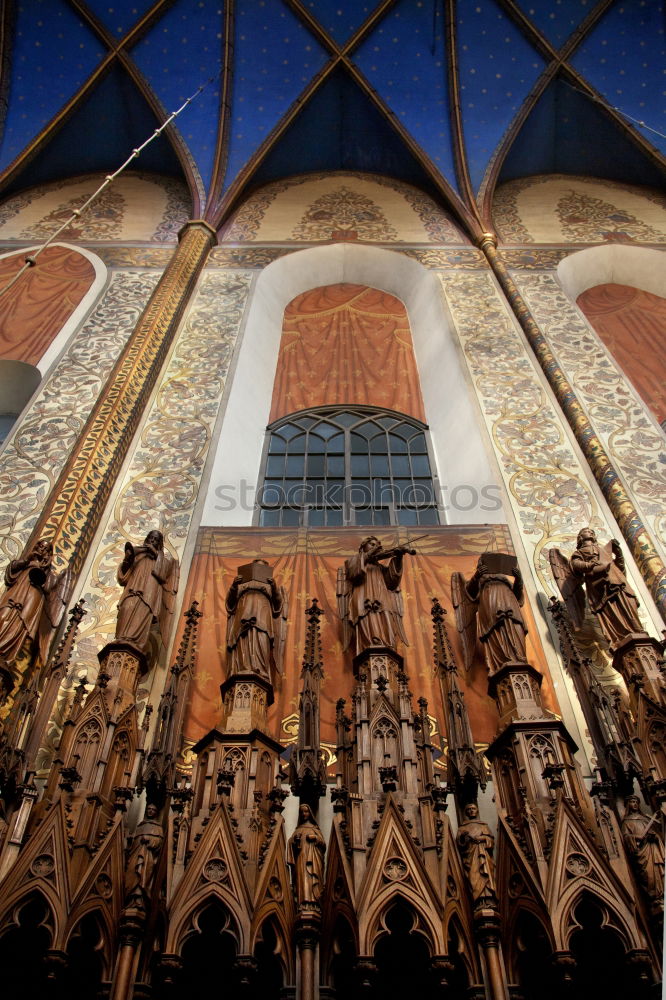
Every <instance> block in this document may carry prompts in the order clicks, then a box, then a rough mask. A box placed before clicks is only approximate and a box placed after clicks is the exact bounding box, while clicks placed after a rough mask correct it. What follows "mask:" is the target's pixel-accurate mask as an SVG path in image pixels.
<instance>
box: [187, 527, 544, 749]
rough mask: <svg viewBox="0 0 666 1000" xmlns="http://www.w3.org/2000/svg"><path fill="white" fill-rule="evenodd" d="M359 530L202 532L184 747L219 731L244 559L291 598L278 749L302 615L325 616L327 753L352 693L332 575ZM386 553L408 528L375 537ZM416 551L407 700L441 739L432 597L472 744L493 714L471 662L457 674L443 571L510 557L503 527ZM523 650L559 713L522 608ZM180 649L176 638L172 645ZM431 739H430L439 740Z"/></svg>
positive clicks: (442, 533) (406, 587)
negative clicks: (339, 711)
mask: <svg viewBox="0 0 666 1000" xmlns="http://www.w3.org/2000/svg"><path fill="white" fill-rule="evenodd" d="M366 535H367V529H365V530H364V529H358V528H357V529H340V530H338V531H327V530H326V529H323V528H322V529H310V530H305V529H303V530H301V531H298V532H294V531H289V530H283V531H281V530H276V529H269V528H247V529H237V528H236V529H234V528H201V529H200V532H199V537H198V541H197V547H196V551H195V555H194V560H193V563H192V567H191V570H190V575H189V580H188V586H187V593H186V598H185V604H184V607H189V604H190V602H191V601H192V600H197V601H199V604H200V610H201V611H202V613H203V618H202V619H201V624H200V642H199V651H198V657H197V668H196V676H195V681H194V684H193V689H192V691H191V701H190V707H189V716H188V721H187V724H186V726H185V737H186V742H187V744H189V745H190V746H191V745H192V744H193V743H195V742H196V741H197V740H198V739H200V738H201V737H202V736H203V735H204V734H205V733H206V732H208V731H209V730H210V729H212V728H213V727H215V726H218V725H219V722H220V718H221V707H222V706H221V700H220V684H221V683H222V681H223V680H224V678H225V656H226V623H227V615H226V610H225V606H224V602H225V597H226V594H227V591H228V589H229V586H230V585H231V582H232V580H233V578H234V577H235V575H236V573H237V567H238V566H240V565H242V564H243V563H247V562H249V561H250V560H251V559H255V558H261V559H266V560H267V562H268V563H269V564H270V565H271V567H272V568H273V573H274V576H275V579H276V581H277V583H278V584H282V585H283V586H284V587H285V588H286V590H287V592H288V595H289V622H288V633H287V642H286V651H285V663H284V667H283V676H282V682H281V684H280V686H279V687H278V689H277V690H276V691H275V703H274V704H273V706H272V708H271V709H270V712H269V720H270V724H271V732H272V735H273V736H274V737H275V738H277V739H279V740H281V741H282V742H283V743H289V742H293V740H294V738H295V733H296V728H295V727H296V724H297V720H298V716H297V713H298V696H299V691H300V686H301V680H300V673H301V663H302V658H303V650H304V645H305V625H306V620H305V609H306V607H307V606H308V604H309V603H310V601H311V599H312V598H313V597H316V598H317V599H318V601H319V604H320V606H321V607H322V608H323V610H324V612H325V615H324V617H323V619H322V625H321V636H322V650H323V659H324V672H325V679H324V682H323V687H322V707H321V715H322V719H321V736H322V741H323V742H324V744H327V745H328V748H329V749H330V750H331V751H332V749H333V747H334V745H335V729H334V721H335V702H336V700H337V699H338V698H347V699H349V697H350V696H351V693H352V688H353V683H354V682H353V675H352V665H351V655H350V654H345V653H343V651H342V642H341V638H342V633H341V623H340V620H339V618H338V612H337V606H336V596H335V594H336V573H337V569H338V567H339V566H340V565H342V563H343V562H344V560H345V558H346V557H347V556H349V555H351V554H353V553H354V552H356V551H357V550H358V546H359V544H360V542H361V540H362V538H364V537H365V536H366ZM379 537H380V539H381V541H382V543H383V544H384V545H385V546H386V547H390V546H392V545H395V544H396V541H400V542H401V543H407V542H408V541H409V537H408V534H407V531H406V529H404V528H402V529H399V537H397V536H396V534H395V533H390V532H388V533H386V534H381V535H380V536H379ZM416 548H417V549H418V554H417V555H416V556H413V557H409V556H408V557H407V558H406V559H405V562H404V575H403V581H402V595H403V601H404V606H405V617H404V623H405V631H406V634H407V637H408V639H409V643H410V645H409V646H408V647H402V646H401V648H400V649H399V652H400V653H401V654H402V655H403V656H404V659H405V670H406V673H407V674H408V676H409V678H410V689H411V691H412V693H413V694H414V696H415V697H420V696H424V697H425V698H427V699H428V705H429V708H428V712H429V714H430V715H431V716H434V717H435V718H436V719H437V731H438V734H440V735H442V734H444V733H445V729H444V711H443V706H442V703H441V695H440V688H439V682H438V679H437V677H436V676H435V671H434V667H433V651H432V634H433V633H432V620H431V616H430V608H431V598H432V597H438V598H439V599H440V601H441V602H442V604H443V605H444V606H445V607H446V608H447V611H448V619H449V620H448V628H449V635H450V637H451V640H452V642H453V644H454V647H455V649H456V651H457V654H458V663H459V666H460V681H461V686H462V687H463V688H464V689H465V701H466V705H467V709H468V711H469V715H470V721H471V724H472V730H473V733H474V738H475V740H476V741H477V742H478V743H481V744H487V743H489V742H490V741H491V740H492V739H493V738H494V735H495V732H496V728H497V710H496V707H495V703H494V702H493V700H492V699H491V698H490V697H489V696H488V694H487V673H486V668H485V666H484V664H483V661H482V657H481V656H479V657H478V659H477V661H476V662H475V664H474V666H473V668H472V670H471V671H470V673H469V675H467V676H465V675H464V670H463V667H462V663H463V659H462V652H461V649H460V644H459V642H458V633H457V631H456V625H455V617H454V613H453V607H452V604H451V574H452V573H453V572H455V571H456V570H460V571H461V572H462V573H464V574H465V576H466V577H467V578H469V577H470V576H471V575H472V574H473V572H474V570H475V568H476V564H477V561H478V558H479V556H480V555H481V553H482V552H485V551H499V550H502V551H506V552H513V547H512V545H511V541H510V538H509V533H508V528H506V527H504V526H501V525H483V526H480V527H458V526H455V527H454V526H450V527H448V526H447V527H436V528H435V527H433V528H430V529H429V534H428V536H427V537H426V538H423V539H421V540H420V541H418V542H416ZM525 614H526V623H527V626H528V629H529V634H528V636H527V654H528V658H529V660H530V662H531V663H533V664H534V665H535V666H536V667H537V668H538V669H539V670H540V671H542V672H543V674H544V684H543V691H544V701H545V703H546V705H547V706H548V707H549V708H552V709H554V710H555V711H557V705H556V701H555V696H554V693H553V690H552V686H551V683H550V680H549V675H548V668H547V666H546V661H545V656H544V652H543V648H542V646H541V643H540V641H539V639H538V637H537V635H536V628H535V625H534V618H533V616H532V612H531V609H530V608H529V607H526V608H525ZM174 648H175V649H177V648H178V641H177V642H176V644H175V645H174ZM438 741H439V736H435V737H434V742H435V743H438Z"/></svg>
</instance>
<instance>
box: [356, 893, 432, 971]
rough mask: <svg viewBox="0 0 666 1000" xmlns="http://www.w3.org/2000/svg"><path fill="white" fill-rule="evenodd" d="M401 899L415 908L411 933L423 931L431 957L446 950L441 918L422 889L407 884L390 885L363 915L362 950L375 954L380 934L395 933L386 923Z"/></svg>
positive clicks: (421, 933)
mask: <svg viewBox="0 0 666 1000" xmlns="http://www.w3.org/2000/svg"><path fill="white" fill-rule="evenodd" d="M400 901H402V902H403V903H404V904H406V906H407V907H408V908H409V909H410V910H411V911H412V912H413V918H414V923H413V925H412V928H411V930H410V933H415V934H419V935H420V936H421V937H422V938H423V940H424V941H426V943H427V946H428V951H429V953H430V955H431V957H432V956H433V955H441V954H443V953H444V942H443V935H442V925H441V922H440V921H438V920H437V919H436V915H435V914H434V913H432V912H430V911H429V910H428V908H427V907H426V906H425V905H424V901H423V899H422V898H421V897H420V896H419V895H418V893H417V892H416V891H415V890H414V889H413V888H412V887H411V886H410V885H404V884H401V885H394V884H393V885H388V886H387V887H386V890H385V891H384V892H381V893H379V895H378V896H377V898H376V900H375V902H374V903H371V905H370V906H369V907H368V909H367V911H366V912H365V913H363V914H361V915H360V920H359V936H360V940H359V953H360V954H361V955H372V954H373V953H374V950H375V946H376V944H377V942H378V940H379V938H380V937H383V936H385V935H386V934H390V933H391V931H390V929H389V928H388V927H387V925H386V918H387V916H388V914H389V911H390V910H391V909H392V908H393V907H394V906H395V904H396V903H398V902H400Z"/></svg>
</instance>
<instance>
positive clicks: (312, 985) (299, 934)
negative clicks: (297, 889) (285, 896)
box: [295, 903, 321, 1000]
mask: <svg viewBox="0 0 666 1000" xmlns="http://www.w3.org/2000/svg"><path fill="white" fill-rule="evenodd" d="M306 907H307V904H303V903H301V905H300V907H299V913H298V916H297V918H296V929H295V937H296V947H297V949H298V962H299V969H300V976H299V978H298V991H297V1000H316V997H317V994H318V992H319V991H318V989H317V982H316V978H315V971H316V962H315V958H316V954H317V948H318V946H319V938H320V935H321V913H320V912H319V908H318V907H317V909H316V910H315V909H310V908H306Z"/></svg>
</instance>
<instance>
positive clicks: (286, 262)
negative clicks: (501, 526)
mask: <svg viewBox="0 0 666 1000" xmlns="http://www.w3.org/2000/svg"><path fill="white" fill-rule="evenodd" d="M338 282H351V283H355V284H363V285H369V286H370V287H373V288H379V289H382V290H383V291H386V292H390V293H391V294H392V295H396V296H397V297H398V298H399V299H401V300H402V301H403V302H404V304H405V307H406V309H407V314H408V316H409V321H410V325H411V330H412V338H413V342H414V353H415V356H416V363H417V367H418V370H419V375H420V379H421V391H422V394H423V402H424V406H425V412H426V420H427V423H428V425H429V427H430V433H431V439H432V444H433V449H434V454H435V464H436V470H437V474H438V476H439V482H440V487H442V488H443V487H447V493H446V494H445V497H450V496H451V494H452V492H453V490H454V489H455V488H456V487H461V486H464V485H468V486H470V487H472V488H473V489H474V490H475V491H476V495H477V503H476V505H475V506H474V507H472V508H471V509H469V510H459V509H455V508H454V507H452V506H451V505H450V504H449V507H450V509H449V510H448V511H446V512H445V513H444V515H443V517H444V519H445V523H447V524H488V523H504V521H505V515H504V513H503V511H502V509H501V507H500V509H498V510H492V509H491V510H488V509H486V508H488V507H491V506H492V504H489V503H488V501H487V500H485V499H484V497H483V496H482V494H481V490H482V489H483V488H484V487H488V486H491V487H496V495H499V489H497V482H498V478H497V475H496V472H495V469H494V466H492V465H491V460H490V459H489V454H488V451H487V450H486V446H485V443H484V439H483V437H482V433H483V432H482V431H481V430H480V429H479V419H478V413H477V411H476V403H475V402H474V401H473V395H472V390H471V388H469V387H468V384H467V382H466V375H465V374H464V369H463V367H462V365H461V363H460V358H459V353H458V347H457V342H456V338H455V336H454V335H453V331H452V326H451V322H450V319H449V318H448V315H447V313H446V312H445V309H444V306H443V302H442V296H441V291H440V287H439V282H438V279H437V277H436V275H435V274H434V273H433V272H431V271H428V270H426V269H425V268H424V267H422V265H421V264H419V263H418V262H416V261H414V260H411V259H409V258H408V257H406V256H404V255H403V254H399V253H393V252H391V251H389V250H379V249H376V248H373V247H364V246H354V245H349V244H336V245H332V246H326V247H318V248H315V249H309V250H302V251H300V252H297V253H294V254H289V255H288V256H286V257H283V258H281V259H279V260H276V261H274V262H273V263H272V264H269V265H268V267H266V268H265V270H264V271H263V272H262V274H261V275H260V277H259V279H258V281H257V284H256V287H255V291H254V295H253V296H252V299H251V304H250V307H249V313H248V317H247V325H246V329H245V333H244V336H243V341H242V345H241V349H240V353H239V355H238V358H237V363H236V372H235V376H234V380H233V385H232V387H231V391H230V394H229V399H228V404H227V408H226V413H225V417H224V422H223V424H222V430H221V434H220V440H219V444H218V448H217V452H216V455H215V459H214V464H213V468H212V473H211V478H210V485H209V489H208V494H207V497H206V502H205V507H204V512H203V518H202V523H203V524H205V525H209V526H216V525H219V526H229V527H232V526H245V525H250V524H251V523H252V518H253V508H252V504H253V501H254V492H252V493H251V495H250V501H249V503H244V504H242V503H241V502H240V498H241V484H242V483H245V484H247V485H248V486H249V487H250V488H251V490H252V491H254V490H255V489H256V484H257V481H258V478H259V475H260V472H261V469H260V463H261V455H262V449H263V445H264V438H265V431H266V425H267V423H268V417H269V411H270V404H271V397H272V393H273V381H274V378H275V370H276V366H277V357H278V349H279V346H280V337H281V333H282V319H283V313H284V310H285V307H286V306H287V304H288V303H289V302H291V300H292V299H294V298H295V297H296V296H297V295H300V294H301V293H302V292H305V291H307V290H308V289H310V288H316V287H319V286H321V285H329V284H335V283H338ZM222 488H224V489H225V495H226V496H231V497H233V498H234V500H237V501H238V502H233V501H229V502H227V501H226V500H225V501H222V502H221V500H220V497H219V494H216V490H220V489H222ZM459 495H460V498H461V502H462V503H463V504H464V505H465V506H467V504H468V503H470V500H471V499H472V494H471V493H470V492H469V491H466V492H464V493H463V492H462V491H459ZM497 504H498V506H499V501H498V502H497ZM226 508H231V509H226Z"/></svg>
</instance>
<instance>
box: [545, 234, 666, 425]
mask: <svg viewBox="0 0 666 1000" xmlns="http://www.w3.org/2000/svg"><path fill="white" fill-rule="evenodd" d="M557 274H558V278H559V280H560V283H561V284H562V287H563V289H564V291H565V292H566V294H567V295H568V296H569V298H570V299H571V300H572V301H573V302H575V303H576V305H578V307H579V309H580V310H581V312H582V313H583V315H584V316H585V318H586V321H587V323H588V324H589V326H590V327H591V328H592V329H593V330H594V332H595V334H596V335H597V337H598V338H599V340H600V341H601V343H602V344H603V346H604V348H605V350H606V351H607V353H608V354H609V355H610V357H611V358H612V359H613V361H614V362H615V364H616V365H617V367H618V369H619V370H620V371H621V372H622V373H623V375H624V376H626V377H627V378H628V379H629V380H630V381H631V383H632V384H633V386H634V388H635V391H636V395H637V396H638V397H639V399H641V401H642V402H643V404H644V406H645V411H646V413H647V414H649V416H650V417H651V418H652V419H653V420H654V421H655V422H657V423H660V424H661V426H663V423H664V417H665V416H666V412H664V411H666V401H664V400H662V399H660V396H661V391H663V386H664V385H666V362H665V361H664V350H663V343H662V344H659V343H656V344H655V345H654V347H653V349H651V350H649V349H647V348H648V347H649V345H648V344H647V343H646V342H645V341H639V339H638V334H639V332H640V331H639V330H638V329H637V330H636V333H635V334H632V331H631V329H627V330H626V331H624V332H622V331H621V330H620V328H619V327H618V332H619V333H621V334H622V342H621V343H619V344H618V349H617V350H618V353H617V355H616V353H615V352H614V351H613V350H612V347H611V343H607V340H608V339H609V338H608V337H604V336H602V332H603V331H597V330H596V329H595V324H594V322H593V317H591V316H589V315H588V311H589V310H588V311H586V309H585V306H584V303H581V302H580V301H579V299H580V296H581V295H583V294H584V293H585V292H588V291H589V290H591V289H594V288H598V287H599V286H607V285H610V286H625V287H628V288H634V289H637V290H638V291H639V292H646V293H647V294H648V295H649V296H658V297H659V299H660V300H661V301H663V300H664V291H665V290H666V253H664V252H663V251H660V250H651V249H648V248H647V247H630V246H620V245H612V246H603V247H589V248H588V249H587V250H581V251H579V252H578V253H574V254H571V255H570V256H569V257H565V259H564V260H562V261H561V262H560V264H559V265H558V269H557ZM664 305H665V306H666V302H664ZM639 315H640V307H639V309H638V312H637V314H636V318H637V317H638V316H639ZM645 319H646V325H647V323H648V321H649V316H646V317H645ZM661 322H662V312H661V311H660V313H659V315H658V316H655V317H653V318H652V321H651V322H650V323H649V325H650V327H652V328H653V331H654V332H655V333H656V335H657V336H658V337H659V336H660V335H663V330H662V329H660V327H661ZM646 335H647V333H646ZM648 339H649V337H648ZM660 385H661V391H660ZM651 401H652V405H650V403H651ZM655 403H658V405H655Z"/></svg>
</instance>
